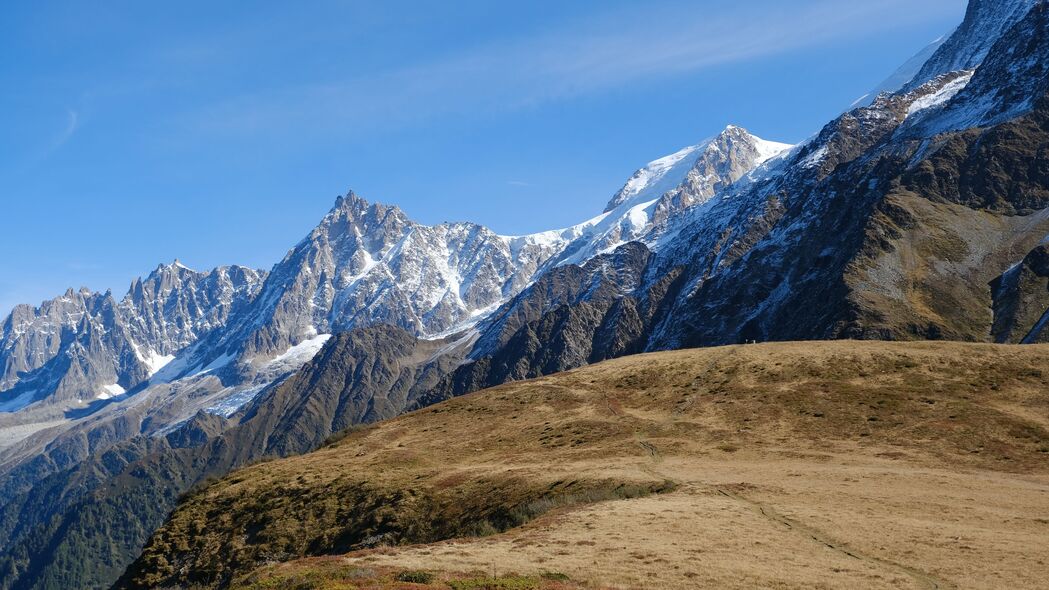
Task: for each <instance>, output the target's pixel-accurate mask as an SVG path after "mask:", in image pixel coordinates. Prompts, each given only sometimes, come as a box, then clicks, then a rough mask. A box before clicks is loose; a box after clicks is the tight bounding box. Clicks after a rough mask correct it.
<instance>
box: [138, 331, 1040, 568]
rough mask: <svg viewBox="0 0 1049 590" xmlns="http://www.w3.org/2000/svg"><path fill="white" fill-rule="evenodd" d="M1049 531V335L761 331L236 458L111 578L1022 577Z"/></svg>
mask: <svg viewBox="0 0 1049 590" xmlns="http://www.w3.org/2000/svg"><path fill="white" fill-rule="evenodd" d="M1047 536H1049V346H1029V347H1008V346H994V345H967V344H957V343H880V342H828V343H786V344H764V345H752V346H732V347H724V348H714V349H701V350H687V351H676V352H666V353H658V354H647V355H638V356H633V357H628V358H623V359H618V360H614V361H609V362H605V363H601V364H598V365H593V366H590V367H586V368H583V369H578V370H574V371H569V372H565V373H561V374H558V375H554V376H551V377H546V378H542V379H537V380H533V381H523V382H517V383H511V384H508V385H504V386H500V387H496V388H493V389H489V390H485V391H481V392H478V393H475V394H471V395H468V396H464V397H462V398H458V399H454V400H451V401H448V402H445V403H442V404H439V405H437V406H433V407H430V408H427V409H424V410H421V411H418V412H415V413H412V414H408V415H405V416H402V417H400V418H396V419H393V420H389V421H386V422H382V423H379V424H376V425H373V426H370V427H367V428H363V429H359V430H356V431H353V432H349V433H346V434H345V435H344V436H342V438H340V439H339V440H337V441H334V442H332V443H331V444H329V445H327V446H326V447H324V448H322V449H320V450H318V451H316V452H313V453H309V454H307V455H303V456H299V457H294V458H290V459H284V460H278V461H272V462H268V463H262V464H258V465H254V466H252V467H248V468H245V469H242V470H240V471H237V472H234V473H233V474H231V475H230V476H228V477H226V478H224V479H223V480H221V481H219V482H217V483H215V484H213V485H211V486H209V487H206V488H204V489H201V490H198V491H197V492H195V493H193V494H191V495H189V496H188V497H186V498H185V499H184V500H183V502H182V503H181V504H180V506H179V508H178V509H177V510H176V512H175V513H174V514H173V515H172V517H171V518H170V519H169V521H168V523H167V524H166V525H165V526H164V527H163V528H162V529H161V530H160V531H158V532H157V533H156V534H155V535H154V537H153V539H152V540H151V541H150V543H149V545H148V546H147V547H146V550H145V552H144V553H143V556H142V557H141V558H140V559H139V560H138V561H137V562H136V563H135V564H134V565H133V566H132V567H131V568H130V569H129V571H128V573H127V574H126V575H125V578H124V579H123V580H122V582H121V585H122V586H124V587H156V586H182V587H188V586H193V585H200V586H205V587H216V586H233V587H251V588H271V587H281V588H285V587H302V588H324V587H331V588H354V587H386V586H389V587H397V586H398V585H401V584H405V583H406V582H403V581H399V580H398V577H404V576H408V577H410V576H411V575H414V573H418V572H427V573H428V574H429V575H432V576H435V577H433V578H432V579H429V580H428V582H429V584H430V585H431V586H434V587H449V585H451V587H457V586H456V584H460V585H461V584H466V583H469V584H475V586H472V587H484V585H485V584H488V585H489V586H490V587H521V588H526V587H527V588H541V587H557V586H559V587H577V586H582V587H605V586H617V587H623V586H627V587H631V586H632V587H637V586H642V587H681V588H685V587H695V586H697V585H704V584H710V585H718V586H722V587H724V586H729V587H753V586H765V587H796V586H819V585H824V586H834V587H839V586H855V587H947V586H950V585H952V584H960V583H962V582H964V585H966V586H972V587H980V586H984V587H996V586H997V587H1001V586H1002V585H1005V586H1012V587H1023V586H1031V585H1034V584H1036V582H1037V581H1038V580H1044V579H1045V578H1046V577H1047V576H1049V560H1047V558H1046V557H1045V555H1044V540H1045V539H1046V538H1047ZM1040 552H1041V553H1040ZM336 554H346V556H345V557H338V558H333V557H327V558H320V559H301V558H304V557H308V556H321V555H336ZM413 572H414V573H413ZM511 574H513V575H511ZM420 575H422V574H420ZM471 580H472V581H471ZM500 580H501V581H500ZM461 587H468V586H461Z"/></svg>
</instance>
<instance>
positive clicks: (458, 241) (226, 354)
mask: <svg viewBox="0 0 1049 590" xmlns="http://www.w3.org/2000/svg"><path fill="white" fill-rule="evenodd" d="M790 147H792V146H789V145H786V144H782V143H776V142H771V141H765V140H763V139H760V138H758V137H755V136H753V135H751V134H750V133H748V132H747V131H745V130H744V129H741V128H739V127H735V126H729V127H728V128H727V129H725V131H723V132H722V133H721V134H719V135H718V136H716V137H714V138H711V139H708V140H705V141H703V142H702V143H700V144H697V145H695V146H691V147H688V148H685V149H683V150H680V151H679V152H676V153H675V154H673V155H670V156H667V157H665V158H660V159H659V160H656V161H654V162H651V163H650V164H648V165H647V166H645V167H644V168H642V169H640V170H639V171H637V172H636V173H635V174H634V175H633V176H632V177H631V178H630V179H629V180H628V181H627V183H626V184H625V186H624V187H623V188H622V189H621V190H620V191H619V192H617V193H616V195H615V196H614V197H613V198H612V200H611V201H610V202H609V204H608V206H607V207H606V209H605V212H604V213H602V214H601V215H599V216H597V217H594V218H592V219H590V220H587V221H585V222H583V223H580V224H578V225H575V226H572V227H569V228H564V229H560V230H552V231H546V232H540V233H536V234H529V235H523V236H501V235H497V234H495V233H494V232H492V231H491V230H489V229H487V228H485V227H482V226H480V225H477V224H472V223H442V224H439V225H435V226H425V225H422V224H418V223H415V222H413V221H411V220H410V219H409V218H408V217H407V216H406V215H405V213H404V212H403V211H401V210H400V209H399V208H397V207H394V206H386V205H381V204H371V203H368V202H367V201H365V200H363V199H362V198H360V197H359V196H357V195H356V194H354V193H352V192H351V193H349V194H348V195H347V196H345V197H340V198H339V199H338V200H337V201H336V203H335V207H334V208H332V210H331V211H330V212H329V213H328V214H327V215H326V216H325V217H324V219H323V220H322V221H321V223H320V224H319V225H318V226H317V227H316V228H315V229H314V230H313V231H312V232H310V235H309V236H307V237H306V238H305V239H304V240H303V241H301V242H300V243H299V244H298V245H297V246H296V247H295V248H294V249H292V250H291V251H290V252H289V253H288V255H287V256H286V257H285V258H284V260H282V261H281V262H280V263H278V264H277V265H276V266H275V267H274V268H273V270H272V271H271V272H270V274H269V277H268V278H267V280H266V283H265V284H264V285H263V287H262V289H261V291H260V294H259V296H258V298H257V300H256V301H255V303H254V304H253V305H251V306H250V307H248V308H245V309H244V310H243V312H242V313H240V314H237V315H236V316H235V317H232V318H231V319H230V323H229V326H228V327H227V329H224V330H222V331H219V332H216V333H214V334H211V335H209V337H208V338H207V339H205V340H202V341H201V342H199V343H197V344H196V345H194V346H193V347H192V348H191V349H190V350H189V351H188V353H187V354H188V356H187V358H185V359H180V361H179V364H178V365H177V366H179V367H181V369H182V372H181V373H172V374H169V375H165V377H166V378H169V379H170V378H178V377H181V376H183V375H188V374H192V373H194V372H196V371H199V370H200V368H202V367H207V366H217V365H216V364H215V363H230V364H231V365H234V366H235V367H236V368H235V369H232V372H236V373H237V374H239V375H240V376H241V377H244V376H247V375H250V374H251V372H252V367H253V366H254V365H257V364H259V363H263V362H267V361H268V360H269V359H270V358H272V357H273V356H275V355H278V354H282V353H283V351H285V350H287V349H288V348H289V347H292V346H296V345H300V344H302V343H304V342H307V341H309V340H311V339H315V338H318V337H319V335H324V334H331V333H338V332H343V331H346V330H349V329H351V328H353V327H356V326H365V325H372V324H377V323H388V324H392V325H396V326H399V327H401V328H404V329H405V330H407V331H408V332H409V333H412V334H416V335H419V336H423V337H434V336H438V335H441V334H447V333H451V332H455V331H457V330H460V329H463V328H464V327H467V326H468V325H471V324H473V323H476V322H477V321H479V320H481V319H482V318H483V317H484V316H485V315H486V314H488V313H491V312H492V311H493V310H494V309H495V308H497V307H498V306H499V305H501V304H503V303H504V302H506V301H507V300H508V299H510V298H511V297H513V296H514V295H516V294H517V293H519V292H520V291H521V290H522V289H524V288H525V287H526V286H528V285H529V284H531V283H532V282H533V281H534V280H535V279H536V277H537V276H538V275H539V274H540V273H541V272H543V271H545V270H547V269H549V268H552V267H555V266H558V265H563V264H568V263H581V262H585V261H586V260H589V259H590V258H592V257H594V256H596V255H598V254H600V253H602V252H607V251H610V250H611V249H614V248H615V247H616V246H618V245H621V244H623V243H625V242H628V241H630V240H634V239H637V238H639V237H641V236H643V235H645V234H647V233H650V232H651V231H652V230H653V229H654V228H655V227H657V226H659V225H660V224H663V223H665V222H666V220H667V219H668V218H670V217H671V216H673V215H674V214H675V213H677V212H680V211H682V210H684V209H687V208H688V207H691V206H692V205H695V204H697V203H700V202H702V201H703V200H705V199H708V198H710V197H711V196H712V195H713V194H715V192H716V191H718V190H720V189H722V188H724V187H727V186H729V185H731V184H732V183H733V182H736V181H737V180H739V179H740V178H742V177H743V176H744V175H746V174H747V173H749V172H751V171H752V170H754V169H755V168H756V167H758V166H760V165H761V164H763V163H765V162H766V161H768V160H769V159H771V158H773V157H774V156H776V155H779V154H781V153H783V152H785V151H786V150H788V149H789V148H790Z"/></svg>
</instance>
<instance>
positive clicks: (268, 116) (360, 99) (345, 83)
mask: <svg viewBox="0 0 1049 590" xmlns="http://www.w3.org/2000/svg"><path fill="white" fill-rule="evenodd" d="M943 7H944V1H939V2H938V1H930V2H922V3H918V4H917V5H916V4H915V3H913V2H912V1H911V0H881V1H873V0H872V1H870V2H862V3H849V4H844V3H842V2H840V1H839V0H833V1H832V0H820V1H819V2H815V3H809V4H807V5H805V6H804V7H802V8H798V7H796V6H793V3H783V6H782V7H779V8H776V9H769V7H768V6H767V5H766V6H765V7H764V8H763V9H762V10H760V11H758V10H750V11H748V10H745V9H744V10H735V11H733V12H732V16H723V15H722V16H716V15H717V14H720V13H719V12H718V11H716V10H709V11H704V10H703V9H702V8H701V7H695V6H694V5H677V6H676V7H674V10H669V9H667V8H664V9H663V10H662V11H660V10H654V9H652V10H650V9H645V10H641V9H635V11H637V12H636V13H622V12H617V13H614V14H606V15H604V16H603V17H602V18H598V19H595V21H594V22H593V23H588V24H585V25H580V26H578V27H572V28H564V29H561V30H555V31H552V32H548V33H545V34H542V35H537V36H532V37H528V38H523V39H516V40H512V41H506V42H502V43H499V44H495V45H491V46H486V47H478V48H474V49H473V50H471V51H469V52H466V53H462V54H459V55H455V56H452V57H448V58H445V59H442V60H437V61H432V62H428V63H420V64H415V65H411V66H407V67H402V68H400V69H395V70H391V71H387V72H383V73H381V74H378V75H372V76H368V77H363V78H355V79H348V80H330V81H324V82H317V83H313V84H304V85H299V86H293V87H285V88H280V89H277V90H271V91H265V92H258V93H251V94H245V95H241V96H238V97H236V98H233V99H230V100H227V101H224V102H222V103H219V104H214V105H211V106H210V107H209V108H207V109H205V110H204V111H203V112H197V113H195V114H194V115H193V119H194V122H195V123H196V125H198V126H199V128H201V129H207V130H209V132H214V131H220V132H231V133H237V132H252V133H254V132H261V131H265V130H267V129H272V130H274V131H280V132H284V131H286V130H287V128H295V129H298V130H302V131H309V130H315V131H316V130H321V131H324V130H331V129H333V128H340V129H347V128H348V129H353V128H362V127H368V126H373V125H384V126H388V125H398V124H401V123H404V122H407V121H411V120H414V119H417V118H425V117H429V116H433V115H435V114H447V113H454V112H468V113H473V112H477V111H478V110H486V111H494V110H506V109H518V108H524V107H528V106H532V105H535V104H539V103H543V102H547V101H552V100H559V99H563V98H567V97H573V96H579V95H586V94H590V93H595V92H598V91H602V90H607V89H609V88H614V87H629V86H630V85H636V84H646V83H658V81H659V80H660V79H665V78H667V77H670V76H675V75H681V74H687V73H691V72H696V71H699V70H702V69H704V68H709V67H713V66H718V65H724V64H729V63H736V62H742V61H746V60H751V59H756V58H760V57H762V56H768V55H773V54H777V53H780V52H785V51H790V50H794V49H798V48H802V47H807V46H813V45H818V44H821V43H826V42H829V41H833V40H835V39H840V38H844V37H848V36H856V35H861V34H871V33H876V32H877V31H879V30H885V29H888V28H891V27H894V26H900V25H901V24H905V23H908V22H920V21H922V20H923V19H928V18H932V17H935V16H938V15H942V13H943V9H944V8H943ZM711 13H713V14H715V16H712V15H711Z"/></svg>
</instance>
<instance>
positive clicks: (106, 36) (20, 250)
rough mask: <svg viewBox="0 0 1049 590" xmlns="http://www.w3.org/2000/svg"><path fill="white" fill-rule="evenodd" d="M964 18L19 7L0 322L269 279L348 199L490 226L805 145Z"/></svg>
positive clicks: (890, 9) (574, 217) (319, 5)
mask: <svg viewBox="0 0 1049 590" xmlns="http://www.w3.org/2000/svg"><path fill="white" fill-rule="evenodd" d="M964 9H965V0H922V1H921V2H914V1H913V0H866V1H864V2H844V1H842V0H791V1H790V2H783V1H782V0H749V1H747V0H732V1H722V0H692V1H690V2H676V1H644V2H621V1H614V0H609V1H602V2H563V1H559V2H545V1H532V2H518V3H509V2H490V1H461V2H448V3H445V2H422V1H419V2H402V1H398V0H387V1H384V2H381V3H380V2H325V1H312V2H304V3H299V2H262V1H259V2H242V3H238V2H226V3H217V2H194V1H183V2H172V3H163V4H162V3H144V2H106V3H97V2H45V1H41V2H24V3H12V4H9V5H7V6H5V8H4V17H3V23H4V27H3V35H0V55H3V56H4V58H3V59H0V129H2V130H3V131H2V133H0V191H2V192H0V195H2V197H0V205H2V208H0V313H4V314H6V312H7V311H8V310H9V309H10V307H11V306H12V305H14V304H15V303H19V302H26V303H34V304H37V303H39V302H40V301H41V300H42V299H44V298H48V297H52V296H54V295H57V294H59V293H61V292H62V291H64V290H65V288H66V287H67V286H72V287H79V286H81V285H85V286H88V287H89V288H92V289H97V290H104V289H106V288H113V290H114V291H115V292H116V293H118V295H122V294H123V293H124V292H125V290H126V289H127V285H128V284H129V283H130V281H131V279H132V278H133V277H135V276H139V275H144V274H147V273H148V272H149V271H150V270H151V269H152V268H154V267H155V266H156V265H157V263H159V262H169V261H171V260H173V259H174V258H176V257H178V258H180V259H181V260H182V261H183V262H184V263H185V264H187V265H189V266H192V267H194V268H201V269H203V268H210V267H213V266H216V265H219V264H228V263H237V264H246V265H251V266H256V267H260V268H269V267H270V266H272V264H273V263H275V262H276V261H277V260H279V259H280V258H281V257H282V256H283V255H284V253H285V252H286V251H287V249H288V248H290V247H292V246H293V245H294V244H295V243H296V242H297V241H298V240H299V239H301V238H302V237H303V236H304V235H305V234H306V233H307V232H308V231H309V230H310V228H311V227H312V226H313V225H314V224H315V223H316V222H317V221H318V220H319V219H320V218H321V217H322V216H323V214H324V213H325V212H326V211H327V210H328V209H329V208H330V207H331V205H332V203H333V201H334V199H335V197H336V196H337V195H339V194H342V193H345V192H346V190H347V189H350V188H352V189H354V190H355V191H357V192H358V193H359V194H361V195H362V196H364V197H365V198H367V199H369V200H375V201H383V202H388V203H395V204H397V205H399V206H401V207H402V208H403V209H404V210H405V211H406V212H407V213H408V214H409V215H410V216H411V217H412V218H414V219H416V220H418V221H421V222H425V223H437V222H441V221H446V220H470V221H476V222H479V223H483V224H485V225H488V226H489V227H491V228H493V229H494V230H496V231H498V232H500V233H508V234H513V233H525V232H531V231H537V230H542V229H549V228H553V227H560V226H564V225H569V224H572V223H576V222H578V221H580V220H582V219H585V218H588V217H590V216H592V215H593V214H595V213H597V212H599V211H600V210H601V209H602V207H603V205H604V203H605V201H606V200H607V199H608V197H609V196H610V195H611V194H612V193H613V192H615V190H617V189H618V188H619V186H621V185H622V183H623V182H624V181H625V180H626V178H627V177H628V176H629V175H630V174H631V173H632V172H633V171H634V170H635V169H636V168H638V167H639V166H641V165H643V164H645V163H646V162H648V161H649V160H652V159H654V158H657V157H659V156H662V155H665V154H667V153H670V152H673V151H676V150H677V149H678V148H680V147H683V146H686V145H690V144H694V143H696V142H698V141H699V140H701V139H703V138H704V137H707V136H710V135H712V134H714V133H716V132H718V131H719V130H720V129H722V128H723V127H724V126H725V125H726V124H729V123H733V124H738V125H741V126H743V127H746V128H748V129H749V130H751V131H752V132H753V133H755V134H757V135H759V136H762V137H765V138H766V139H772V140H778V141H788V142H796V141H800V140H802V139H804V138H806V137H807V136H809V135H811V134H812V133H814V132H816V131H818V129H819V127H820V126H821V125H822V124H823V123H825V122H826V121H827V120H829V119H830V118H832V117H834V116H835V115H836V114H837V113H838V112H840V111H841V110H843V109H844V108H846V107H847V106H848V105H849V104H850V103H851V102H852V101H853V100H854V99H855V98H857V97H858V96H860V95H862V94H863V93H864V92H866V90H868V89H869V88H871V87H873V86H874V85H876V84H877V83H878V82H880V81H881V79H883V78H884V77H886V76H887V75H888V74H889V73H891V72H892V70H894V69H895V68H896V67H897V66H898V65H899V64H901V63H902V62H903V61H904V60H906V59H907V58H908V57H910V56H911V55H912V54H914V53H915V52H917V51H918V50H919V49H921V48H922V47H923V46H924V45H925V44H927V43H928V42H930V41H932V40H933V39H935V38H937V37H939V36H940V35H942V34H943V33H945V32H947V31H948V30H949V29H950V28H952V27H953V26H954V25H956V24H957V23H958V22H960V20H961V17H962V15H963V13H964Z"/></svg>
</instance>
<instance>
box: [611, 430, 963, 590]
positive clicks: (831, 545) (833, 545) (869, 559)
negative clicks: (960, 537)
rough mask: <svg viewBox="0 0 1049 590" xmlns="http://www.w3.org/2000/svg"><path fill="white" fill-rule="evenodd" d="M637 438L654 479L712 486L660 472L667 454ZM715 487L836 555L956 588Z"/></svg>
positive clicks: (933, 587)
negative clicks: (656, 466) (659, 466)
mask: <svg viewBox="0 0 1049 590" xmlns="http://www.w3.org/2000/svg"><path fill="white" fill-rule="evenodd" d="M617 415H619V414H617ZM636 435H637V437H638V445H639V446H640V447H641V448H643V449H644V450H645V452H647V453H648V455H649V458H650V459H651V463H652V464H651V465H644V466H642V467H641V469H642V470H643V471H644V472H645V473H648V474H649V475H652V476H654V477H657V478H661V479H664V480H666V481H672V482H674V484H675V485H676V486H678V487H694V486H696V485H697V484H698V485H700V486H704V487H707V486H708V484H703V483H702V482H684V481H681V480H680V479H678V478H675V477H671V476H670V475H669V474H667V473H663V472H661V471H659V470H658V469H656V468H655V467H654V465H659V464H660V463H662V462H663V455H662V454H661V453H660V452H659V448H658V447H656V445H654V444H652V443H651V442H650V441H648V440H645V438H644V435H642V434H641V433H640V432H639V433H636ZM712 487H713V489H714V491H716V492H717V493H718V494H720V495H722V496H724V497H726V498H730V499H732V500H735V501H736V502H739V503H741V504H744V505H745V506H747V507H748V508H750V509H751V510H753V511H755V512H757V513H758V514H760V515H761V516H762V517H764V518H765V519H767V520H769V521H770V522H773V523H775V524H778V525H781V526H784V527H786V528H787V529H789V530H790V531H793V532H796V533H798V534H800V535H802V536H804V537H808V538H809V539H811V540H812V541H815V542H816V543H818V544H820V545H823V546H825V547H827V548H828V549H831V550H832V551H836V552H838V553H840V554H842V555H844V556H846V557H850V558H852V559H857V560H859V561H862V562H865V563H867V564H870V565H872V566H874V567H878V568H884V569H889V570H892V571H895V572H899V573H902V574H904V575H906V576H908V577H910V578H911V579H913V580H914V581H915V582H916V583H917V585H918V586H919V587H921V588H926V589H929V590H941V589H946V588H953V587H954V586H953V585H952V584H949V583H948V582H946V581H944V580H940V579H938V578H936V577H934V576H932V575H930V574H928V573H926V572H923V571H921V570H919V569H915V568H913V567H909V566H906V565H903V564H900V563H896V562H894V561H890V560H888V559H883V558H881V557H877V556H874V555H867V554H865V553H863V552H860V551H858V550H856V549H855V548H853V547H850V546H849V545H847V544H845V543H842V542H840V541H838V540H836V539H833V538H832V537H830V536H829V535H827V534H826V533H824V532H823V531H821V530H819V529H817V528H814V527H811V526H808V525H806V524H803V523H801V522H799V521H797V520H794V519H792V518H789V517H786V516H783V515H782V514H780V513H778V512H776V511H775V510H774V509H773V508H771V507H769V506H766V505H765V504H762V503H760V502H756V501H754V500H750V499H748V498H745V497H743V496H741V495H739V494H737V493H735V492H732V491H729V490H727V489H725V488H723V487H717V486H712Z"/></svg>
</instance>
